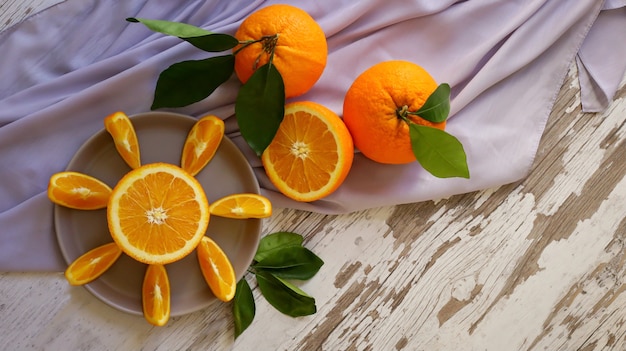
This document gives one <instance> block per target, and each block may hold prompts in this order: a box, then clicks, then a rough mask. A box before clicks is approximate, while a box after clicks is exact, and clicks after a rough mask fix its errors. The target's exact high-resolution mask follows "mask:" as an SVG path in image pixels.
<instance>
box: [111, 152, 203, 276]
mask: <svg viewBox="0 0 626 351" xmlns="http://www.w3.org/2000/svg"><path fill="white" fill-rule="evenodd" d="M209 216H210V214H209V204H208V202H207V198H206V195H205V193H204V190H203V188H202V186H201V185H200V183H199V182H198V181H197V180H196V179H195V178H194V177H192V176H191V175H190V174H189V173H187V172H185V171H184V170H183V169H182V168H180V167H177V166H174V165H172V164H168V163H153V164H148V165H145V166H142V167H140V168H137V169H134V170H132V171H130V172H128V173H127V174H126V175H125V176H124V177H123V178H122V179H121V180H120V181H119V182H118V184H117V185H116V186H115V188H114V189H113V192H112V194H111V197H110V199H109V204H108V207H107V220H108V224H109V231H110V232H111V236H112V237H113V240H115V242H116V243H117V244H118V245H119V246H120V247H121V248H122V250H123V251H124V252H125V253H126V254H127V255H129V256H130V257H132V258H134V259H136V260H137V261H140V262H143V263H147V264H166V263H170V262H174V261H177V260H179V259H181V258H183V257H185V256H186V255H188V254H189V253H190V252H192V251H193V250H194V249H195V248H196V246H198V243H199V242H200V239H202V237H203V236H204V233H205V232H206V229H207V226H208V225H209Z"/></svg>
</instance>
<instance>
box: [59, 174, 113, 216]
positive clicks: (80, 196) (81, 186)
mask: <svg viewBox="0 0 626 351" xmlns="http://www.w3.org/2000/svg"><path fill="white" fill-rule="evenodd" d="M111 191H112V190H111V187H109V186H108V185H107V184H105V183H104V182H102V181H100V180H98V179H96V178H94V177H91V176H88V175H86V174H83V173H78V172H72V171H66V172H60V173H56V174H54V175H52V177H50V182H49V183H48V198H49V199H50V200H51V201H52V202H54V203H55V204H58V205H61V206H64V207H69V208H73V209H78V210H97V209H101V208H105V207H106V206H107V203H108V201H109V196H111Z"/></svg>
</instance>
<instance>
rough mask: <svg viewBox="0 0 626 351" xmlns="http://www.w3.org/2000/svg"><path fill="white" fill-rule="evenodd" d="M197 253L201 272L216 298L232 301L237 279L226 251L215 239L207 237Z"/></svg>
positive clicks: (203, 239)
mask: <svg viewBox="0 0 626 351" xmlns="http://www.w3.org/2000/svg"><path fill="white" fill-rule="evenodd" d="M197 252H198V262H199V264H200V270H201V271H202V275H203V276H204V280H206V282H207V284H208V285H209V288H210V289H211V291H212V292H213V294H214V295H215V297H217V298H218V299H220V300H222V301H224V302H227V301H230V300H232V299H233V297H234V296H235V291H236V289H237V278H235V270H234V269H233V266H232V264H231V263H230V261H229V260H228V257H227V256H226V254H225V253H224V251H222V249H221V248H220V247H219V246H218V245H217V243H215V241H213V239H211V238H209V237H208V236H205V237H203V238H202V240H201V241H200V245H198V250H197Z"/></svg>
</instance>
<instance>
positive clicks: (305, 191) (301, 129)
mask: <svg viewBox="0 0 626 351" xmlns="http://www.w3.org/2000/svg"><path fill="white" fill-rule="evenodd" d="M353 157H354V145H353V143H352V137H351V136H350V133H349V132H348V128H346V126H345V124H343V121H342V120H341V119H340V118H339V116H337V114H335V113H334V112H332V111H331V110H329V109H328V108H326V107H324V106H322V105H320V104H317V103H314V102H294V103H290V104H287V105H286V106H285V117H284V119H283V121H282V123H281V124H280V127H279V128H278V132H277V133H276V135H275V136H274V139H273V140H272V142H271V143H270V145H269V146H268V147H267V148H266V149H265V151H264V152H263V155H262V157H261V159H262V161H263V166H264V167H265V173H266V174H267V176H268V177H269V179H270V181H271V182H272V183H273V184H274V186H276V188H277V189H278V190H279V191H280V192H281V193H283V194H284V195H285V196H287V197H290V198H292V199H294V200H297V201H306V202H309V201H314V200H318V199H321V198H323V197H325V196H327V195H329V194H331V193H332V192H334V191H335V190H336V189H337V188H338V187H339V186H340V185H341V184H342V183H343V181H344V180H345V178H346V176H347V175H348V172H349V171H350V168H351V167H352V159H353Z"/></svg>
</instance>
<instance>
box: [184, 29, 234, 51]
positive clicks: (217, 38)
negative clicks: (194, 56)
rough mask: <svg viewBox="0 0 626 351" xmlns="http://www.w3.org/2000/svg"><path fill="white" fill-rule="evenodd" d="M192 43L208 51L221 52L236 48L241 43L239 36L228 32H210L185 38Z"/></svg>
mask: <svg viewBox="0 0 626 351" xmlns="http://www.w3.org/2000/svg"><path fill="white" fill-rule="evenodd" d="M183 39H185V41H187V42H189V43H190V44H191V45H193V46H195V47H197V48H198V49H201V50H204V51H207V52H220V51H226V50H230V49H232V48H234V47H235V46H237V44H239V41H238V40H237V38H235V37H233V36H231V35H228V34H220V33H218V34H208V35H203V36H200V37H190V38H183Z"/></svg>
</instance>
